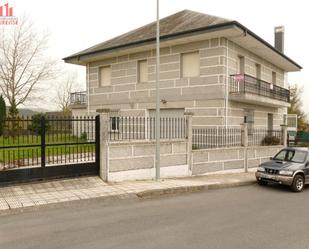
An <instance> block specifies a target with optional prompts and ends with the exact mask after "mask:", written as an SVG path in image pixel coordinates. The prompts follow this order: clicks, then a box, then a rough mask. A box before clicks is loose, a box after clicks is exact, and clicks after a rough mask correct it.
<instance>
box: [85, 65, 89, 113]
mask: <svg viewBox="0 0 309 249" xmlns="http://www.w3.org/2000/svg"><path fill="white" fill-rule="evenodd" d="M86 71H87V72H86V73H87V78H86V88H87V116H89V115H90V101H89V99H90V96H89V95H90V85H89V81H90V76H89V72H90V70H89V63H88V64H87V70H86Z"/></svg>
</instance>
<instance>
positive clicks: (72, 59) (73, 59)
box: [63, 21, 302, 71]
mask: <svg viewBox="0 0 309 249" xmlns="http://www.w3.org/2000/svg"><path fill="white" fill-rule="evenodd" d="M228 28H238V29H240V30H242V32H244V34H247V35H250V36H252V37H253V38H254V39H256V40H257V41H259V42H260V43H262V44H263V45H264V46H266V47H267V48H269V49H271V50H272V51H273V52H275V53H276V54H278V55H279V56H280V57H282V58H283V59H284V60H286V61H288V62H289V63H290V64H291V67H290V68H291V69H289V70H287V71H299V70H301V69H302V67H301V66H300V65H298V64H297V63H296V62H294V61H293V60H292V59H290V58H289V57H287V56H286V55H285V54H283V53H281V52H280V51H278V50H277V49H276V48H274V47H273V46H272V45H271V44H269V43H268V42H266V41H265V40H264V39H262V38H261V37H260V36H258V35H257V34H255V33H254V32H252V31H251V30H249V29H248V28H246V27H245V26H243V25H242V24H240V23H239V22H237V21H231V22H226V23H221V24H216V25H212V26H208V27H203V28H198V29H193V30H189V31H183V32H178V33H173V34H169V35H164V36H160V40H161V41H162V42H164V41H166V40H171V39H177V38H181V37H183V36H191V35H193V34H198V33H204V32H214V31H217V30H222V29H228ZM155 40H156V38H155V37H153V38H149V39H144V40H140V41H136V42H131V43H127V44H123V45H119V46H114V47H110V48H105V49H100V50H96V51H92V52H87V53H79V54H75V55H71V56H68V57H65V58H63V60H64V61H65V62H66V63H71V64H77V65H86V64H87V63H86V62H84V61H83V57H88V56H91V55H94V54H98V53H106V52H109V51H114V50H121V49H128V48H131V47H137V46H141V45H145V44H151V43H153V42H155Z"/></svg>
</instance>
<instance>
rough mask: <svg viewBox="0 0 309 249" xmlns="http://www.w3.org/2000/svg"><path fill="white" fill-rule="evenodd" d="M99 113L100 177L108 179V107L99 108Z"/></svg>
mask: <svg viewBox="0 0 309 249" xmlns="http://www.w3.org/2000/svg"><path fill="white" fill-rule="evenodd" d="M97 112H98V113H100V128H101V129H100V177H101V178H102V180H103V181H106V182H107V181H108V173H109V172H108V171H109V167H108V126H109V109H99V110H97Z"/></svg>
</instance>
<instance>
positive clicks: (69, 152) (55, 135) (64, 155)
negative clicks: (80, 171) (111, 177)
mask: <svg viewBox="0 0 309 249" xmlns="http://www.w3.org/2000/svg"><path fill="white" fill-rule="evenodd" d="M97 119H98V118H97ZM98 122H99V121H98V120H96V117H48V118H44V117H42V118H41V119H34V118H32V117H20V118H16V119H9V118H7V119H5V123H4V131H3V132H2V134H0V172H1V170H8V169H13V168H29V167H45V166H46V167H48V166H52V165H69V164H73V163H85V162H94V161H95V159H96V158H95V157H96V142H97V139H96V133H97V131H96V127H98Z"/></svg>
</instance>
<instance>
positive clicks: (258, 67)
mask: <svg viewBox="0 0 309 249" xmlns="http://www.w3.org/2000/svg"><path fill="white" fill-rule="evenodd" d="M255 77H256V78H257V79H259V80H260V79H261V65H260V64H255Z"/></svg>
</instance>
